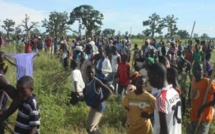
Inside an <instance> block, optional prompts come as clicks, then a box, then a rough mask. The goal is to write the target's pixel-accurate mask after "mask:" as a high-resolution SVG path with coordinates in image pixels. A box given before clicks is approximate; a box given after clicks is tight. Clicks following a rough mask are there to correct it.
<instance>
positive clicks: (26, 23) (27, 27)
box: [19, 14, 38, 37]
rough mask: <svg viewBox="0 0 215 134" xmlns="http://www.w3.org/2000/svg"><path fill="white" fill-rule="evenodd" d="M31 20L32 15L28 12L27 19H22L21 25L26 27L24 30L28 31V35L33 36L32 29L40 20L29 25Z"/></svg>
mask: <svg viewBox="0 0 215 134" xmlns="http://www.w3.org/2000/svg"><path fill="white" fill-rule="evenodd" d="M29 20H30V17H29V16H28V15H27V14H26V15H25V19H24V20H22V23H23V24H20V25H19V26H20V27H23V28H24V31H26V34H27V36H28V37H31V30H32V29H33V28H36V27H37V26H38V25H37V24H38V22H31V25H30V26H29V24H28V22H29Z"/></svg>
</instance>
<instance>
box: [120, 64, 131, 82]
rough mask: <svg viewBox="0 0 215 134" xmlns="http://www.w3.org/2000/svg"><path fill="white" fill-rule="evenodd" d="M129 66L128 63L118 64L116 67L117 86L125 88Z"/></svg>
mask: <svg viewBox="0 0 215 134" xmlns="http://www.w3.org/2000/svg"><path fill="white" fill-rule="evenodd" d="M129 69H130V65H129V64H128V63H120V64H119V66H118V72H119V86H127V85H128V84H129V74H128V71H129Z"/></svg>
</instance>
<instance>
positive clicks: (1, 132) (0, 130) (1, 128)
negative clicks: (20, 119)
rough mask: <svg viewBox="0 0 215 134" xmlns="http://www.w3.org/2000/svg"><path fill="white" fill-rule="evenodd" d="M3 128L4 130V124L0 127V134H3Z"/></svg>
mask: <svg viewBox="0 0 215 134" xmlns="http://www.w3.org/2000/svg"><path fill="white" fill-rule="evenodd" d="M4 128H5V125H4V123H2V124H1V125H0V134H4Z"/></svg>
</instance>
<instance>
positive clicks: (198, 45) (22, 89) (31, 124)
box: [0, 36, 215, 134]
mask: <svg viewBox="0 0 215 134" xmlns="http://www.w3.org/2000/svg"><path fill="white" fill-rule="evenodd" d="M131 44H132V43H131V41H130V40H129V38H128V37H126V38H125V40H121V39H120V38H119V37H115V38H109V39H102V38H96V37H92V38H88V39H84V38H78V39H73V40H72V41H71V42H70V39H69V38H66V39H64V38H61V39H58V38H51V37H50V36H47V38H46V39H43V38H41V37H40V36H35V37H34V38H19V37H18V38H17V45H16V48H17V53H32V52H35V53H38V52H39V51H46V52H47V53H48V54H53V55H55V56H56V58H60V61H61V63H62V66H63V67H64V68H65V69H66V70H67V69H68V68H71V69H72V73H71V82H72V88H71V89H72V90H71V100H70V102H69V103H70V104H71V105H76V104H77V103H79V102H80V101H85V103H86V105H88V106H89V107H91V110H90V112H89V116H88V119H87V125H86V128H87V132H88V133H95V134H99V133H101V132H100V131H99V129H98V124H99V122H100V120H101V118H102V116H103V114H104V113H105V101H106V100H107V99H108V97H109V96H110V95H111V93H112V94H115V95H117V96H118V101H119V105H122V106H123V107H124V108H125V111H126V116H127V125H128V127H127V129H128V130H127V133H128V134H142V133H144V134H151V133H154V134H181V133H182V120H183V117H184V116H185V113H186V112H188V110H187V108H191V113H190V121H191V123H190V125H189V126H188V129H187V133H188V134H191V133H193V132H194V130H195V128H196V126H197V121H198V119H199V117H200V115H202V116H201V123H200V125H199V126H198V133H200V134H207V133H208V132H209V126H210V122H211V121H212V119H213V105H214V104H215V99H214V96H213V95H214V93H215V83H212V85H211V87H210V91H209V94H208V96H207V101H206V104H205V105H203V106H202V102H203V99H204V96H205V93H206V88H207V86H208V85H209V80H210V79H209V78H210V77H211V75H212V71H213V69H212V65H211V63H210V58H211V54H212V51H213V49H212V41H206V40H200V39H196V40H195V42H194V41H193V42H192V40H189V41H188V42H187V43H186V44H184V43H183V42H182V41H181V40H180V39H176V40H174V39H171V40H168V41H167V42H164V41H163V40H160V42H158V43H157V41H156V39H151V40H150V39H146V40H145V42H144V44H143V45H142V46H141V48H140V47H139V46H140V44H139V45H138V44H135V45H134V48H132V47H131V46H132V45H131ZM0 56H1V57H0V74H1V75H0V82H1V85H2V87H1V90H0V91H1V92H0V115H1V116H0V123H2V122H3V120H4V119H6V118H7V117H8V116H9V115H10V114H12V113H13V112H14V111H15V110H16V109H17V108H19V112H18V115H17V120H16V124H15V130H14V131H15V132H16V133H22V134H24V133H30V132H32V133H38V132H39V126H40V113H39V109H38V107H37V104H36V100H35V98H36V97H35V95H34V94H33V93H32V91H33V86H34V85H33V78H32V77H31V76H32V75H30V76H26V75H25V74H22V75H21V76H20V75H19V77H18V78H17V86H16V88H15V87H13V86H12V85H9V83H8V81H7V79H6V77H5V75H4V74H5V73H6V71H7V70H6V69H7V66H8V65H7V64H6V63H5V60H7V61H8V62H10V63H11V61H10V60H9V59H8V58H7V56H5V54H4V53H3V52H2V53H0ZM11 56H13V55H11ZM34 56H35V54H34V55H33V57H31V60H32V59H33V58H34ZM15 57H16V56H15ZM15 59H16V58H15ZM16 60H17V59H16ZM17 61H18V60H17ZM17 63H18V62H17ZM15 65H16V66H17V69H18V68H19V67H18V66H19V64H15ZM30 68H32V67H30ZM8 96H9V97H10V98H12V99H13V102H12V104H11V106H10V108H9V109H8V110H7V108H6V105H7V101H8ZM1 126H2V125H1ZM0 130H1V131H0V133H3V131H4V128H3V127H2V128H0Z"/></svg>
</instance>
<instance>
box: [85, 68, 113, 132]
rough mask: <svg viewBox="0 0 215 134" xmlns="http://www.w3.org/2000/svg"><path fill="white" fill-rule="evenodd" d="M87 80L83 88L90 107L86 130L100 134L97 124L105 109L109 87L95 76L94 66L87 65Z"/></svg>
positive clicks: (109, 92)
mask: <svg viewBox="0 0 215 134" xmlns="http://www.w3.org/2000/svg"><path fill="white" fill-rule="evenodd" d="M87 75H88V78H89V82H88V83H87V84H86V88H85V90H84V91H85V92H84V95H85V102H86V104H87V105H88V106H89V107H90V108H91V109H90V112H89V115H88V119H87V124H86V128H87V132H88V133H89V134H101V132H100V131H99V129H98V124H99V122H100V120H101V117H102V116H103V113H104V111H105V100H107V98H108V97H109V96H110V94H111V91H110V89H109V88H108V87H107V86H106V85H105V84H104V83H102V81H100V80H99V79H98V78H96V77H95V68H94V67H93V66H91V65H89V66H88V67H87Z"/></svg>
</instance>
